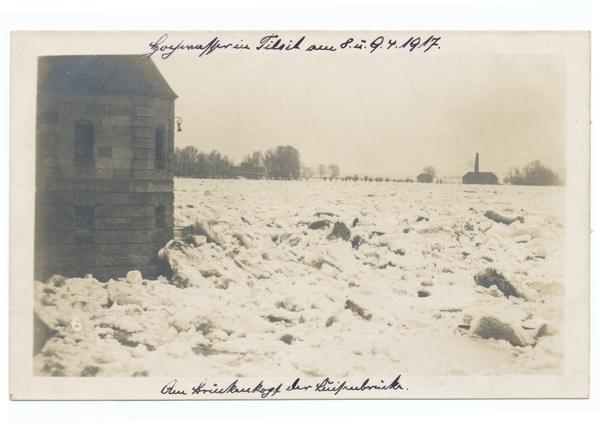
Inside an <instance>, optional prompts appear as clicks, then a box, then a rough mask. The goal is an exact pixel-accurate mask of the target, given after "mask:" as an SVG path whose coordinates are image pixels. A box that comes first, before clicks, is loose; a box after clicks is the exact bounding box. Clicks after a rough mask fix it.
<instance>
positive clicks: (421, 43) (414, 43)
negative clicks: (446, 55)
mask: <svg viewBox="0 0 600 424" xmlns="http://www.w3.org/2000/svg"><path fill="white" fill-rule="evenodd" d="M441 38H442V37H434V36H433V35H432V36H430V37H429V38H421V37H410V38H409V39H408V40H402V41H398V40H394V39H391V38H388V39H387V40H386V39H385V37H383V36H379V37H377V38H375V39H374V40H373V41H371V42H368V41H367V40H366V39H358V40H355V39H354V38H348V40H346V41H344V42H343V43H342V44H340V49H342V50H343V49H355V50H363V49H364V50H366V51H368V52H369V53H374V52H376V51H377V50H383V49H385V50H393V49H406V50H408V51H409V52H412V51H413V50H417V51H422V52H423V53H427V52H428V51H429V50H430V49H431V48H434V47H437V49H439V48H440V45H439V44H438V42H439V41H440V39H441Z"/></svg>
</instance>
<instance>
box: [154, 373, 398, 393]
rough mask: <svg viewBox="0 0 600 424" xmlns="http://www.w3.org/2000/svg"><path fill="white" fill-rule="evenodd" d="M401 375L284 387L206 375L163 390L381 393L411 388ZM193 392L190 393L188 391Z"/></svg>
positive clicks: (294, 384)
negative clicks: (218, 379) (194, 382)
mask: <svg viewBox="0 0 600 424" xmlns="http://www.w3.org/2000/svg"><path fill="white" fill-rule="evenodd" d="M400 377H401V375H398V377H396V378H395V379H394V380H393V381H392V382H391V383H389V384H386V383H385V382H384V381H383V380H379V381H380V382H381V383H377V384H373V383H371V382H370V379H369V378H367V379H366V380H365V381H363V382H362V384H360V385H352V384H349V383H348V382H347V381H341V382H340V381H338V380H330V379H329V378H325V379H324V380H323V381H321V382H319V383H318V384H316V385H310V384H309V385H303V384H302V383H301V381H300V378H297V379H296V380H295V381H294V382H293V383H292V384H290V385H288V386H286V387H284V384H283V383H279V384H277V385H269V384H265V383H264V381H261V382H260V383H258V384H256V385H248V386H244V385H243V384H241V383H240V382H239V380H235V381H233V382H231V383H230V384H229V385H219V384H217V383H212V384H211V383H210V382H209V380H208V378H205V379H204V380H203V381H202V382H200V384H198V385H197V386H195V387H192V389H191V390H186V389H184V388H182V387H181V386H180V387H177V380H176V379H173V380H171V381H170V382H168V383H167V384H166V385H165V386H164V387H163V388H162V389H161V391H160V393H161V394H163V395H179V396H193V395H196V396H198V395H217V396H219V395H221V396H222V395H254V396H260V398H262V399H266V398H273V397H275V395H277V394H278V393H285V392H306V393H308V392H316V393H322V394H333V395H334V396H337V395H339V394H340V393H343V392H344V391H349V392H377V391H389V390H391V391H396V390H408V389H407V388H404V387H402V385H401V384H400ZM188 392H189V393H188Z"/></svg>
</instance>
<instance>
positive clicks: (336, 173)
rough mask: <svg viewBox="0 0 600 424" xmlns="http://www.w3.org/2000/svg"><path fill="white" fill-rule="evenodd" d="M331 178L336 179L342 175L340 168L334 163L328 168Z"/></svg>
mask: <svg viewBox="0 0 600 424" xmlns="http://www.w3.org/2000/svg"><path fill="white" fill-rule="evenodd" d="M328 169H329V178H331V179H334V178H337V177H338V176H339V175H340V167H339V165H338V164H337V163H332V164H331V165H329V166H328Z"/></svg>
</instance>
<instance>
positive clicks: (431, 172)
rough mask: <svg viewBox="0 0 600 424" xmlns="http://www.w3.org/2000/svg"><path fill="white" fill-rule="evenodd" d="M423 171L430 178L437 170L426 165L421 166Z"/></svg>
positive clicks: (433, 176) (434, 175)
mask: <svg viewBox="0 0 600 424" xmlns="http://www.w3.org/2000/svg"><path fill="white" fill-rule="evenodd" d="M423 173H424V174H427V175H431V178H435V177H436V175H437V171H436V169H435V168H434V167H433V166H426V167H425V168H423Z"/></svg>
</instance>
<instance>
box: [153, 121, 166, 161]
mask: <svg viewBox="0 0 600 424" xmlns="http://www.w3.org/2000/svg"><path fill="white" fill-rule="evenodd" d="M166 147H167V146H166V143H165V127H163V126H162V125H159V126H157V127H156V128H155V130H154V148H155V156H154V168H155V169H165V168H166V165H167V162H166V159H167V157H166V156H167V152H166V150H167V149H166Z"/></svg>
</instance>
